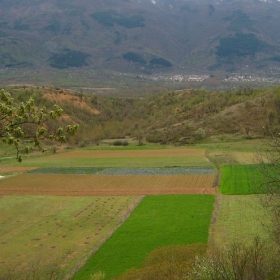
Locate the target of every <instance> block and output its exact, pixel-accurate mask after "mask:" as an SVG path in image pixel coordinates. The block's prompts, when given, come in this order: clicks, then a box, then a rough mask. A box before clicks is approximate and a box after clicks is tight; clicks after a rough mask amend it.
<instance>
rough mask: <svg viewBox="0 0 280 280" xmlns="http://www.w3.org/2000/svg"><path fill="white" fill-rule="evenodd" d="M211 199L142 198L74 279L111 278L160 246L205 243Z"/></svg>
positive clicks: (187, 196) (203, 197)
mask: <svg viewBox="0 0 280 280" xmlns="http://www.w3.org/2000/svg"><path fill="white" fill-rule="evenodd" d="M214 200H215V196H213V195H170V196H169V195H167V196H147V197H145V198H144V199H143V200H142V202H141V203H140V204H139V205H138V206H137V207H136V208H135V210H134V211H133V212H132V213H131V215H130V217H129V218H128V219H127V220H126V221H125V222H124V223H123V224H122V225H121V226H120V227H119V228H118V229H117V230H116V231H115V232H114V234H113V235H112V236H111V237H110V238H109V239H108V240H107V241H106V243H104V245H103V246H102V247H101V248H100V249H99V250H98V251H97V252H96V254H94V255H93V256H92V257H91V258H89V260H88V261H87V263H86V264H85V266H83V267H82V268H81V270H80V271H78V273H77V275H76V276H75V277H74V279H75V280H82V279H84V280H88V279H91V275H93V274H94V273H96V272H99V271H101V272H104V273H105V279H112V277H114V276H118V275H120V274H122V273H123V272H124V271H126V270H127V269H129V268H132V267H137V266H139V265H140V264H141V263H142V262H143V261H144V259H145V257H146V256H147V255H148V254H149V253H150V252H151V251H153V250H154V249H156V248H159V247H161V246H166V245H182V244H193V243H204V244H206V243H207V240H208V232H209V224H210V221H211V215H212V211H213V204H214Z"/></svg>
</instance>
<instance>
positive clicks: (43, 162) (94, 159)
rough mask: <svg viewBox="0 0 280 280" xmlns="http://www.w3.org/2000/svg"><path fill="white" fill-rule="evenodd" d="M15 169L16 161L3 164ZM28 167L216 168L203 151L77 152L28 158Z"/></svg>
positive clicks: (178, 149) (183, 149)
mask: <svg viewBox="0 0 280 280" xmlns="http://www.w3.org/2000/svg"><path fill="white" fill-rule="evenodd" d="M3 165H5V166H14V165H15V161H14V160H8V161H5V162H3ZM21 166H26V167H34V166H36V167H41V168H42V167H58V166H59V167H73V166H75V167H124V168H127V167H135V168H141V167H142V168H144V167H191V166H200V167H212V166H213V164H212V163H211V162H209V160H208V158H207V157H206V156H205V150H203V149H188V148H174V149H158V150H113V151H112V150H109V151H108V150H74V151H70V152H63V153H58V154H52V155H47V156H45V155H44V156H40V157H29V158H28V157H27V158H24V160H23V162H22V163H21Z"/></svg>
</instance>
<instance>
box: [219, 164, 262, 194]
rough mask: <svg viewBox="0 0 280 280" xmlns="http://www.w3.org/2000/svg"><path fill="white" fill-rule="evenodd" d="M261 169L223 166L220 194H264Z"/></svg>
mask: <svg viewBox="0 0 280 280" xmlns="http://www.w3.org/2000/svg"><path fill="white" fill-rule="evenodd" d="M259 168H260V167H259V165H225V166H222V176H221V181H220V192H221V193H222V194H240V195H242V194H257V193H262V192H263V190H262V188H261V187H260V183H261V182H262V174H261V173H260V169H259Z"/></svg>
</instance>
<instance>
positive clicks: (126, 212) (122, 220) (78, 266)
mask: <svg viewBox="0 0 280 280" xmlns="http://www.w3.org/2000/svg"><path fill="white" fill-rule="evenodd" d="M144 197H145V195H141V196H139V197H138V198H136V200H135V201H134V202H133V203H132V204H131V205H130V206H129V207H128V208H127V209H126V210H125V211H124V213H123V214H122V216H121V220H120V221H119V223H118V224H117V225H116V226H115V227H114V228H112V229H111V230H110V231H109V232H108V233H107V234H106V236H105V237H104V238H103V239H102V240H101V241H100V242H99V244H97V245H95V246H94V248H93V249H92V250H91V251H90V252H89V253H88V255H87V256H86V257H85V258H84V259H83V260H82V261H81V262H80V263H79V264H78V265H77V266H76V267H74V268H73V269H72V271H71V272H70V273H68V274H67V275H66V276H65V278H64V280H69V279H72V278H73V277H74V276H75V274H76V273H77V272H78V271H79V270H80V269H81V268H82V267H83V266H84V265H85V264H86V262H87V260H88V259H89V258H90V257H91V256H92V255H93V254H94V253H95V252H97V251H98V250H99V248H100V247H101V246H102V245H103V244H104V243H105V242H106V241H107V240H108V239H109V238H110V237H111V236H112V234H113V233H114V232H115V231H116V230H117V229H118V228H119V227H120V226H121V225H122V224H123V223H124V222H125V220H126V219H127V218H128V217H129V216H130V214H131V213H132V211H133V210H134V209H135V208H136V207H137V206H138V205H139V204H140V202H141V201H142V200H143V198H144Z"/></svg>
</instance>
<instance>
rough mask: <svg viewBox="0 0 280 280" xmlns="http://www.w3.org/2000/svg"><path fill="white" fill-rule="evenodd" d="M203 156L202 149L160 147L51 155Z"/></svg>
mask: <svg viewBox="0 0 280 280" xmlns="http://www.w3.org/2000/svg"><path fill="white" fill-rule="evenodd" d="M190 156H198V157H203V156H205V150H203V149H186V148H177V149H162V150H143V151H140V150H131V151H129V150H128V151H122V150H115V151H107V150H106V151H103V150H96V151H92V150H83V151H72V152H67V153H61V154H55V155H51V156H50V157H52V158H139V157H141V158H143V157H190Z"/></svg>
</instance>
